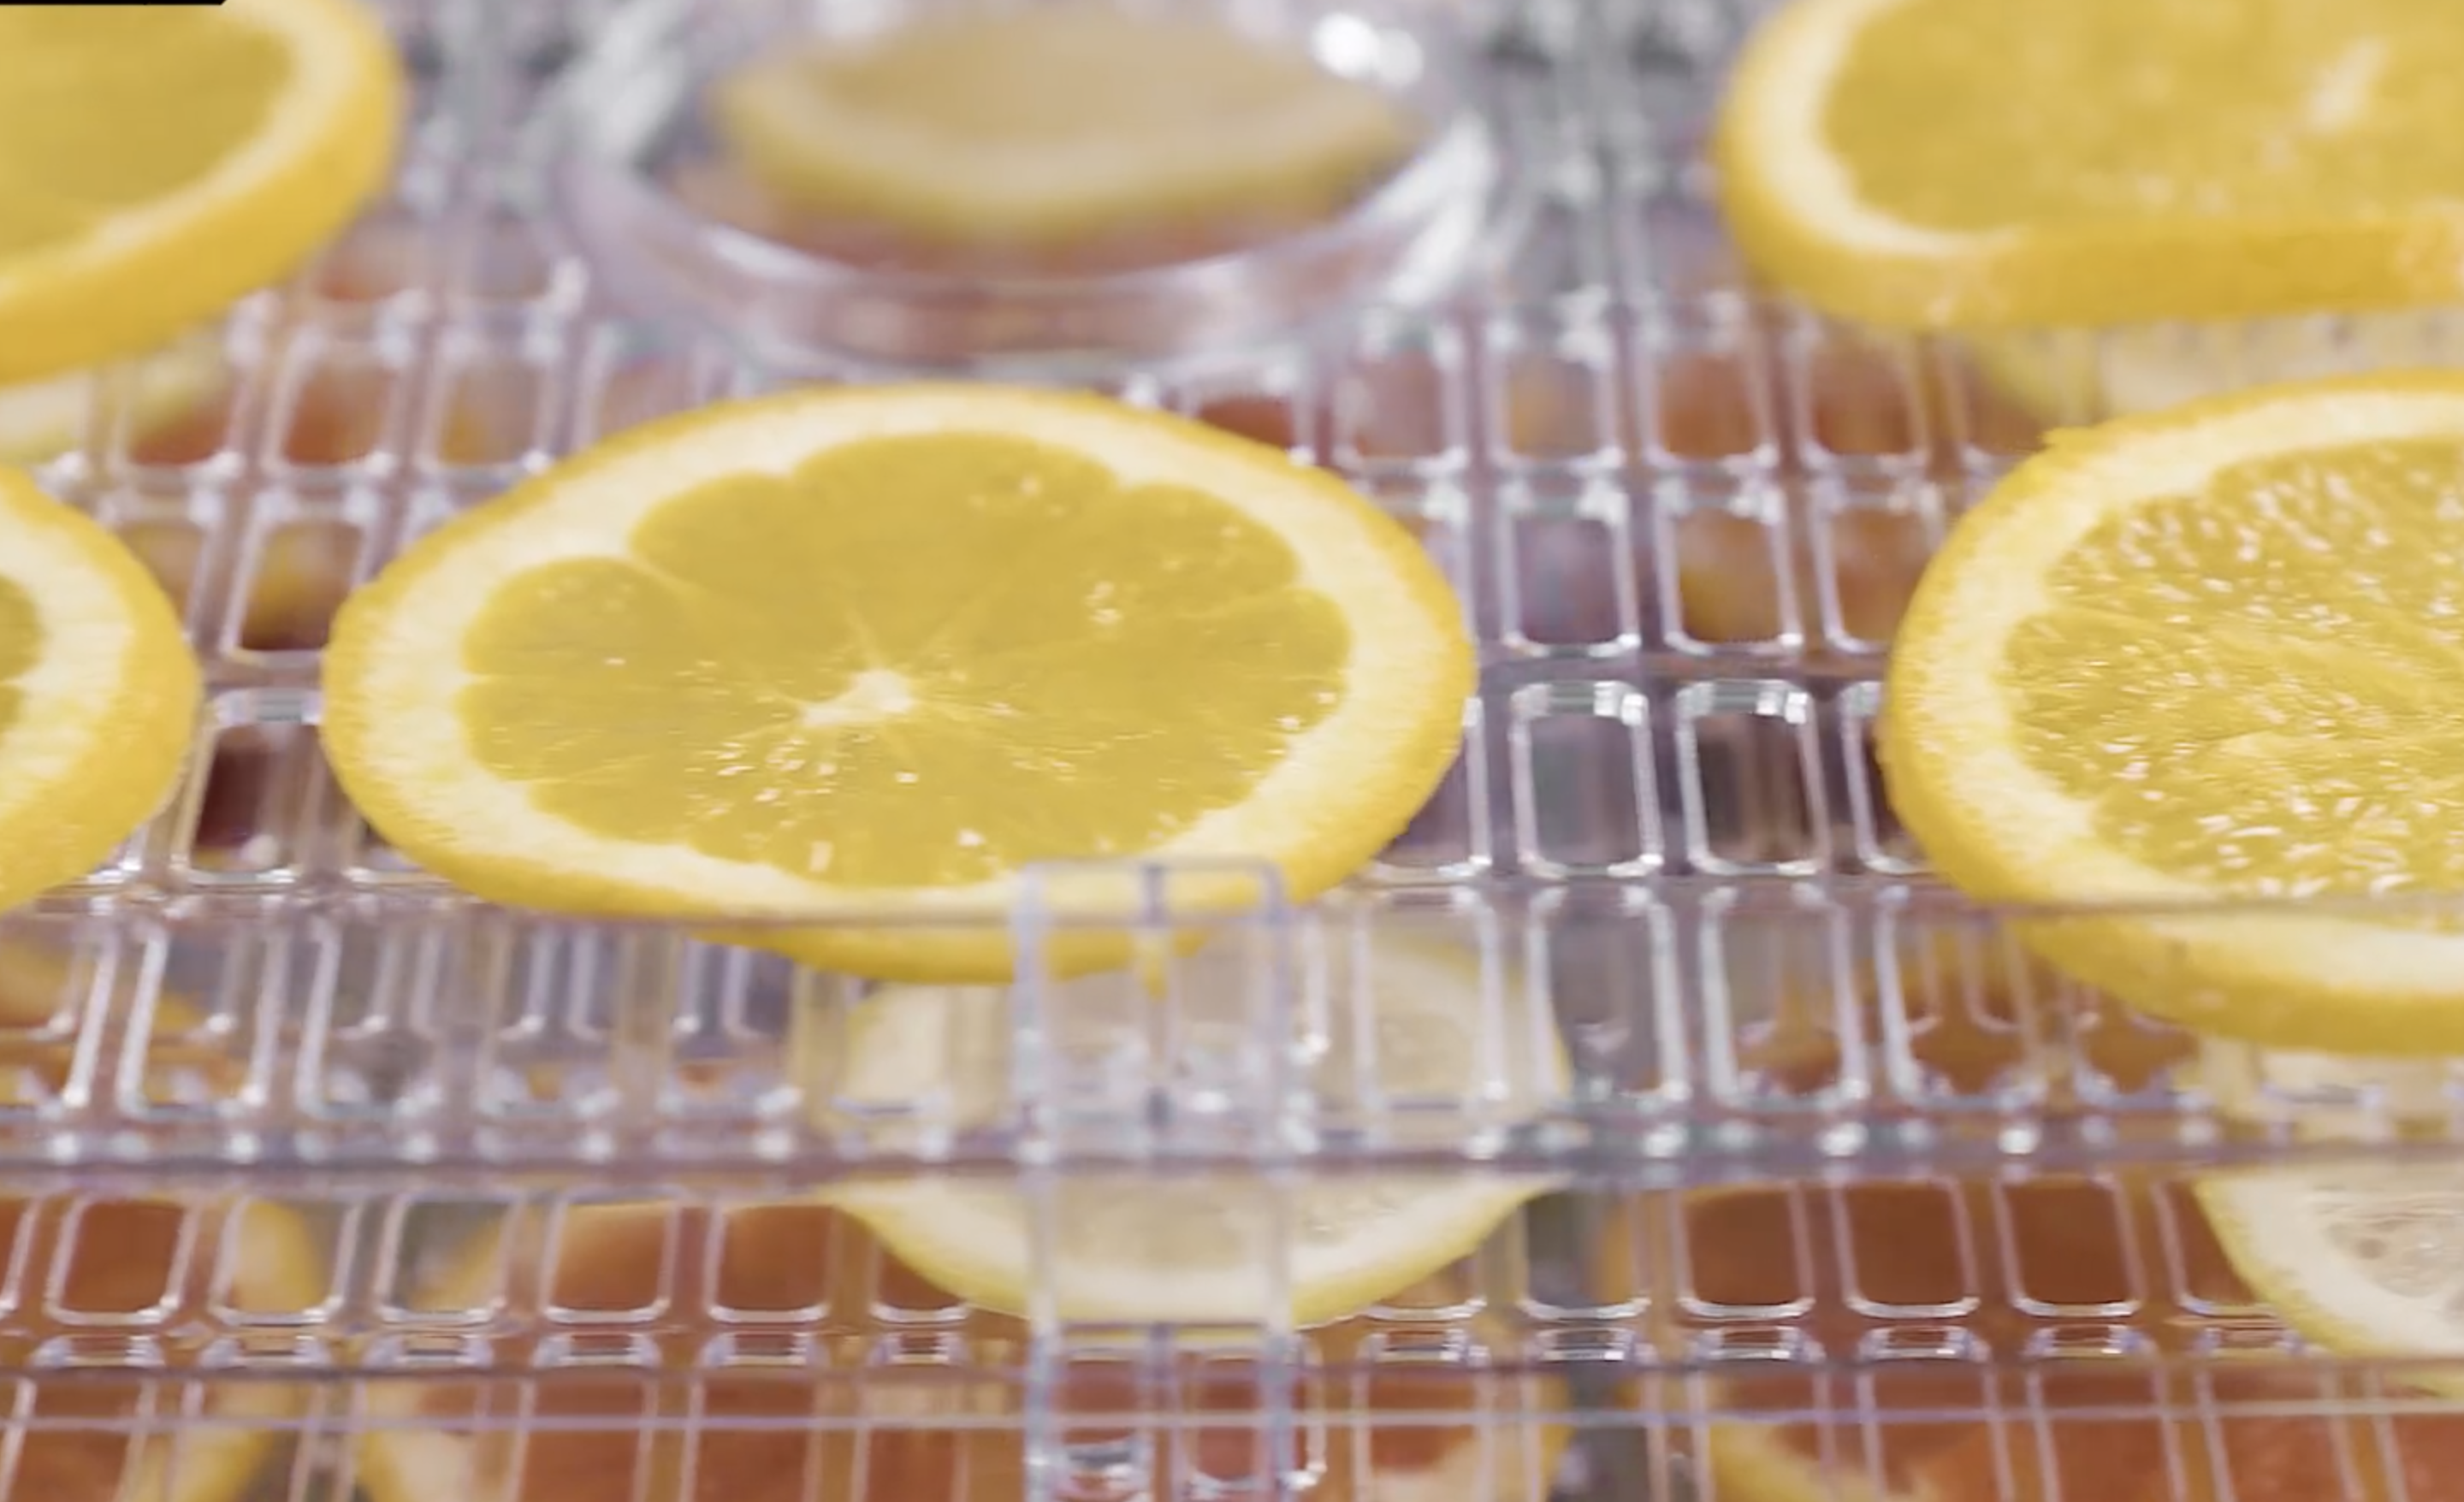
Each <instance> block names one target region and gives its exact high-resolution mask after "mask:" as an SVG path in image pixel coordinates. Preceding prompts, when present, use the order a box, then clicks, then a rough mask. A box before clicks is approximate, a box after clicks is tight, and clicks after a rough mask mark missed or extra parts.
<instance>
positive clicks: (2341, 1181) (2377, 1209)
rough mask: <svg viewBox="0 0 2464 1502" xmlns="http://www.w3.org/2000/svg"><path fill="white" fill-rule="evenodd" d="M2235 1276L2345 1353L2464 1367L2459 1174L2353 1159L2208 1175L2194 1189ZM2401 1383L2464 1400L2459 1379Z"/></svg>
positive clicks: (2413, 1375)
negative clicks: (2463, 1364) (2456, 1362)
mask: <svg viewBox="0 0 2464 1502" xmlns="http://www.w3.org/2000/svg"><path fill="white" fill-rule="evenodd" d="M2192 1192H2194V1193H2195V1194H2196V1195H2197V1196H2198V1201H2199V1208H2201V1209H2202V1210H2203V1211H2205V1212H2206V1214H2207V1217H2208V1221H2209V1223H2210V1225H2211V1226H2212V1227H2213V1228H2214V1230H2215V1233H2216V1240H2217V1244H2218V1245H2219V1246H2221V1247H2222V1248H2223V1249H2224V1253H2225V1256H2226V1258H2227V1259H2228V1260H2229V1261H2231V1262H2232V1263H2233V1271H2234V1272H2235V1273H2239V1274H2240V1275H2241V1279H2242V1281H2243V1282H2245V1283H2248V1284H2249V1285H2250V1287H2251V1291H2252V1292H2253V1293H2255V1294H2256V1295H2258V1296H2259V1297H2260V1298H2262V1299H2264V1300H2265V1301H2266V1302H2267V1303H2268V1305H2269V1306H2270V1307H2271V1308H2273V1309H2274V1310H2275V1311H2276V1313H2277V1316H2278V1317H2280V1318H2282V1319H2283V1320H2284V1321H2285V1322H2286V1323H2287V1324H2289V1325H2291V1326H2292V1327H2293V1328H2294V1329H2295V1330H2297V1331H2299V1333H2300V1334H2301V1335H2302V1337H2303V1338H2304V1339H2309V1340H2312V1341H2314V1342H2316V1343H2318V1344H2319V1345H2321V1346H2324V1347H2326V1348H2327V1349H2329V1350H2331V1351H2334V1352H2336V1353H2338V1354H2339V1355H2343V1356H2352V1357H2374V1356H2375V1357H2397V1358H2404V1357H2418V1358H2423V1359H2450V1360H2452V1359H2458V1358H2464V1175H2459V1174H2457V1173H2456V1172H2454V1171H2453V1170H2452V1169H2449V1168H2443V1167H2441V1166H2439V1165H2430V1164H2370V1163H2366V1162H2358V1161H2354V1160H2350V1159H2345V1160H2340V1161H2338V1162H2335V1163H2331V1164H2321V1165H2317V1166H2307V1165H2304V1166H2298V1167H2295V1166H2287V1167H2269V1168H2261V1169H2252V1170H2247V1171H2241V1172H2233V1173H2220V1174H2211V1175H2209V1176H2208V1177H2205V1178H2203V1179H2201V1180H2199V1182H2198V1183H2197V1184H2196V1185H2194V1186H2192ZM2405 1381H2407V1382H2411V1383H2415V1384H2417V1385H2420V1386H2422V1387H2426V1388H2428V1389H2430V1390H2431V1391H2433V1392H2439V1393H2445V1394H2449V1395H2451V1396H2456V1397H2464V1374H2459V1373H2457V1372H2454V1371H2448V1370H2442V1369H2438V1368H2431V1369H2426V1370H2423V1371H2421V1372H2408V1373H2406V1374H2405Z"/></svg>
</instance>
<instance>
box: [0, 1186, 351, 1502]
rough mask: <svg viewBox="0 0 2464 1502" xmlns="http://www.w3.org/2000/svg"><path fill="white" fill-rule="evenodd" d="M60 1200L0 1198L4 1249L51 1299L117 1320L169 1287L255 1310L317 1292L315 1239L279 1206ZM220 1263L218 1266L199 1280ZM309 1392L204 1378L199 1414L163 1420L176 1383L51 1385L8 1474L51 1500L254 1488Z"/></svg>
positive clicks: (189, 1499) (218, 1496)
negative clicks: (214, 1283)
mask: <svg viewBox="0 0 2464 1502" xmlns="http://www.w3.org/2000/svg"><path fill="white" fill-rule="evenodd" d="M64 1203H65V1202H60V1201H52V1202H40V1201H27V1200H14V1199H11V1200H0V1245H7V1246H10V1247H11V1248H13V1249H15V1256H16V1257H17V1258H18V1259H19V1265H20V1267H21V1268H22V1269H23V1275H24V1276H26V1277H28V1278H30V1279H31V1281H28V1282H26V1283H24V1284H23V1285H22V1286H23V1287H25V1288H27V1289H29V1290H42V1291H43V1293H42V1294H41V1295H39V1296H41V1297H42V1298H43V1299H44V1300H46V1302H47V1303H48V1304H50V1305H52V1306H55V1307H58V1308H62V1309H67V1310H76V1311H78V1312H80V1313H82V1314H84V1315H85V1316H86V1317H89V1318H107V1317H126V1315H127V1314H128V1313H129V1312H130V1311H131V1310H132V1308H135V1307H140V1306H141V1305H142V1301H143V1300H146V1299H149V1298H152V1297H156V1296H165V1295H167V1296H170V1297H175V1298H178V1299H180V1300H182V1301H183V1302H186V1303H188V1304H189V1305H190V1306H191V1307H197V1306H202V1305H204V1304H205V1303H206V1301H207V1300H209V1299H211V1300H213V1301H214V1302H216V1303H218V1304H220V1305H222V1306H223V1307H226V1308H231V1309H237V1310H242V1311H246V1312H248V1313H250V1314H253V1315H256V1316H259V1317H265V1316H275V1317H280V1316H294V1317H303V1316H305V1315H306V1314H307V1313H308V1312H310V1311H312V1310H314V1309H316V1308H317V1307H318V1305H319V1303H320V1301H321V1300H322V1299H323V1297H324V1295H325V1290H326V1275H325V1271H324V1265H323V1257H322V1255H321V1254H320V1252H319V1247H318V1243H317V1240H316V1239H315V1238H314V1237H313V1236H312V1235H311V1234H310V1232H309V1230H308V1228H307V1227H306V1226H305V1225H304V1224H303V1223H302V1222H301V1221H300V1220H299V1218H298V1217H297V1215H295V1214H293V1213H292V1212H290V1211H289V1210H287V1209H284V1208H281V1207H279V1206H275V1205H273V1204H269V1203H267V1202H264V1201H252V1202H247V1203H245V1204H226V1205H207V1206H184V1205H178V1204H173V1203H171V1202H168V1201H157V1200H93V1201H87V1202H85V1203H84V1204H83V1205H82V1206H81V1208H80V1212H79V1213H78V1214H77V1219H76V1220H74V1221H71V1220H69V1219H67V1218H66V1214H65V1212H64V1208H63V1207H64ZM218 1266H220V1267H224V1268H226V1270H227V1273H226V1276H225V1277H224V1278H222V1279H221V1286H220V1287H209V1286H208V1282H209V1273H211V1271H212V1270H213V1269H215V1268H216V1267H218ZM184 1271H185V1273H187V1278H186V1286H183V1278H182V1274H183V1272H184ZM132 1296H134V1297H135V1298H136V1299H137V1300H139V1301H140V1303H138V1304H132V1301H131V1300H132ZM306 1399H307V1386H306V1384H305V1383H300V1382H266V1381H231V1382H210V1383H208V1384H205V1386H204V1388H203V1392H202V1409H203V1411H202V1412H200V1413H198V1414H196V1415H195V1416H194V1417H193V1418H186V1417H184V1418H183V1420H182V1422H179V1423H178V1424H177V1425H176V1426H172V1425H166V1424H165V1411H164V1410H165V1405H166V1404H175V1403H177V1402H178V1401H179V1399H178V1395H177V1393H176V1391H175V1390H172V1389H167V1388H157V1389H156V1390H154V1391H151V1392H148V1391H146V1390H145V1387H144V1386H143V1384H140V1383H137V1382H57V1383H49V1384H46V1386H45V1389H44V1391H43V1394H42V1396H41V1397H40V1398H39V1400H35V1401H34V1404H33V1405H34V1407H35V1408H36V1409H37V1410H38V1411H39V1413H40V1414H41V1422H39V1423H30V1424H24V1425H23V1426H22V1427H21V1428H20V1430H19V1433H18V1436H17V1438H16V1442H15V1444H14V1445H13V1446H12V1450H13V1451H14V1453H13V1454H12V1455H11V1479H12V1482H13V1484H14V1485H16V1486H21V1487H24V1488H26V1489H27V1491H26V1494H27V1495H28V1496H39V1497H43V1498H46V1499H53V1498H56V1499H58V1502H115V1499H118V1498H121V1497H140V1496H143V1497H156V1498H162V1499H165V1502H231V1499H234V1498H238V1497H242V1496H246V1495H248V1494H250V1488H251V1486H252V1485H253V1483H255V1482H257V1481H258V1479H259V1473H260V1472H261V1471H262V1470H263V1469H264V1468H265V1466H266V1465H267V1463H268V1462H269V1461H270V1460H271V1459H272V1458H273V1457H274V1455H275V1453H276V1448H277V1447H278V1446H280V1445H281V1444H282V1443H283V1440H284V1436H283V1434H282V1432H281V1430H280V1428H279V1427H278V1426H280V1425H282V1424H284V1423H286V1422H293V1421H296V1419H297V1415H298V1414H299V1413H300V1412H301V1411H302V1410H303V1409H304V1408H305V1406H306ZM166 1429H175V1430H176V1432H165V1430H166Z"/></svg>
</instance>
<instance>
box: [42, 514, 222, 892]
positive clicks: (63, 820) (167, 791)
mask: <svg viewBox="0 0 2464 1502" xmlns="http://www.w3.org/2000/svg"><path fill="white" fill-rule="evenodd" d="M5 533H15V534H16V536H17V538H18V539H20V541H19V542H18V543H17V544H15V545H13V546H12V545H9V544H6V543H0V578H9V579H11V580H12V581H14V582H15V583H17V584H18V586H19V587H20V588H22V589H24V590H25V591H26V593H27V595H28V596H29V597H30V598H31V599H33V600H34V602H35V605H36V607H37V609H38V611H41V612H42V613H43V614H44V616H45V619H46V620H50V619H51V618H52V609H53V608H56V605H57V603H58V601H59V599H61V595H60V591H61V590H62V589H63V587H64V586H66V585H68V584H69V583H70V581H69V580H66V579H64V578H62V577H59V576H57V575H49V576H47V577H36V578H29V577H24V576H23V575H22V574H20V573H19V572H17V571H18V570H22V569H25V568H26V567H27V563H26V561H25V559H24V555H25V548H26V541H25V539H31V538H33V537H35V536H38V535H39V536H43V537H45V538H47V543H46V545H47V546H49V547H52V548H55V549H56V550H58V555H61V556H71V555H73V556H74V557H75V559H76V561H77V567H78V568H80V569H83V570H85V571H87V577H85V578H84V579H81V580H78V581H77V582H79V583H91V584H95V585H98V586H99V587H100V589H101V590H102V591H103V592H104V593H105V594H107V595H108V597H109V599H110V602H111V606H112V608H113V609H114V611H115V612H116V614H117V615H118V616H119V618H120V620H118V621H117V622H115V623H116V624H118V625H121V626H122V627H124V629H125V630H126V632H127V642H126V645H125V647H124V649H123V650H122V651H121V654H120V656H119V661H118V663H117V664H116V666H117V671H116V672H115V673H114V675H113V676H111V677H109V678H108V679H98V680H97V681H94V682H92V683H90V684H88V685H86V686H84V690H83V692H82V693H81V694H80V695H78V696H77V697H78V698H79V701H80V702H79V703H78V704H77V706H76V707H74V708H73V709H64V708H63V707H61V706H59V705H54V706H51V707H48V708H47V707H44V706H40V705H38V704H37V703H36V702H35V696H33V695H29V696H28V698H27V699H26V701H25V703H24V706H23V710H22V712H21V715H20V718H19V719H18V721H17V722H16V723H15V724H13V725H11V727H9V729H8V730H7V731H6V732H0V907H11V906H14V905H16V904H17V903H22V902H24V901H26V900H27V899H28V898H31V897H33V896H35V895H36V894H37V893H40V892H42V891H43V890H45V889H46V888H49V887H53V886H56V885H58V884H59V883H60V882H69V881H74V880H76V879H77V878H78V877H81V876H84V875H85V874H87V873H88V872H90V871H92V870H93V869H94V868H95V866H96V865H97V864H98V863H99V862H100V861H101V860H102V859H103V858H104V857H105V856H108V855H109V854H111V851H112V849H113V847H115V846H116V845H118V844H119V843H120V841H121V840H122V839H124V838H127V837H128V835H129V834H130V833H131V832H133V831H134V830H135V829H137V827H138V826H139V825H141V824H143V823H144V822H145V820H146V819H148V818H150V817H152V816H154V815H155V814H156V813H157V812H159V811H160V810H161V809H162V807H163V805H164V803H165V801H166V800H167V799H168V798H169V797H170V795H171V791H172V789H173V788H174V787H176V786H177V785H178V783H179V779H180V773H181V770H182V768H183V767H184V766H185V765H186V763H187V755H188V747H189V742H190V740H191V738H192V737H193V735H194V733H195V730H196V720H197V708H198V703H199V699H200V695H201V692H202V688H201V685H200V680H199V675H198V672H197V663H196V659H195V658H194V657H193V656H191V655H190V653H189V651H188V643H187V635H186V634H185V632H184V631H183V630H182V628H181V625H180V619H179V617H178V615H177V614H176V613H175V612H174V611H173V610H172V608H171V602H170V601H169V600H168V599H165V598H164V595H163V590H162V587H161V586H160V585H158V584H157V583H156V582H155V581H154V577H153V576H152V575H150V574H148V573H146V572H145V566H144V565H143V564H142V563H140V562H138V561H137V559H136V557H135V556H134V555H131V554H130V553H129V552H128V550H127V549H126V548H124V547H122V546H121V544H120V541H119V539H118V538H116V537H114V536H112V534H111V533H109V532H106V531H105V530H104V529H103V528H102V527H100V526H99V525H97V524H96V523H95V522H94V521H93V520H92V519H91V518H89V517H87V516H86V515H84V514H83V513H81V512H77V511H74V510H72V509H71V508H69V507H67V506H63V505H61V504H60V503H59V502H58V501H55V500H54V499H52V498H51V497H50V496H49V495H46V494H44V493H43V491H42V490H39V489H38V488H36V486H35V485H34V482H33V480H32V479H30V478H28V477H27V476H26V475H24V474H23V473H21V472H19V471H17V470H14V469H11V468H6V467H0V534H5ZM47 602H48V603H49V606H50V607H51V608H46V607H47ZM72 602H73V603H75V604H76V605H77V606H79V607H80V613H81V614H83V615H85V616H87V617H89V618H90V617H91V616H92V615H93V613H94V610H95V607H96V604H97V602H96V601H95V600H93V599H91V598H90V597H87V596H77V597H75V598H74V599H73V600H72ZM68 697H70V696H69V695H68V694H66V693H63V694H62V695H60V698H62V699H63V700H64V699H66V698H68ZM53 713H59V714H63V715H73V716H74V718H75V720H76V722H77V724H76V732H77V735H76V738H77V746H76V747H74V748H70V747H60V748H56V749H55V753H54V754H53V755H52V756H51V758H50V759H51V760H52V761H53V762H54V763H55V765H54V766H53V767H52V768H50V769H49V770H48V771H47V772H41V773H37V772H35V771H34V770H33V769H29V768H26V767H24V766H23V764H22V760H21V758H22V756H23V755H24V754H25V752H24V751H23V747H24V746H25V744H26V742H25V740H24V733H25V732H26V731H28V730H29V729H33V730H36V731H39V732H42V733H43V734H44V735H45V738H47V739H48V738H50V737H52V736H54V735H56V734H57V733H58V732H59V731H60V729H61V727H60V726H59V725H58V724H57V723H56V722H55V721H52V720H50V719H49V718H48V717H49V715H51V714H53Z"/></svg>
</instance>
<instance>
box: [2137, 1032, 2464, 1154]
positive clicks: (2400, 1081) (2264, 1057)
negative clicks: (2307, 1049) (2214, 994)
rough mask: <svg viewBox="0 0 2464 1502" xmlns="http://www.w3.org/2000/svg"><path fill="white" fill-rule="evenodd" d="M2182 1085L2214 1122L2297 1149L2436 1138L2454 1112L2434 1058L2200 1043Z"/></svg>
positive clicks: (2447, 1078) (2449, 1076)
mask: <svg viewBox="0 0 2464 1502" xmlns="http://www.w3.org/2000/svg"><path fill="white" fill-rule="evenodd" d="M2183 1075H2184V1079H2185V1082H2186V1083H2189V1084H2191V1085H2193V1086H2195V1087H2196V1088H2197V1089H2198V1090H2200V1091H2201V1092H2202V1093H2204V1094H2205V1095H2206V1096H2207V1098H2208V1099H2209V1102H2210V1104H2211V1108H2212V1109H2213V1110H2214V1111H2215V1112H2216V1114H2217V1115H2219V1116H2223V1117H2227V1118H2229V1119H2231V1120H2233V1121H2251V1122H2256V1123H2260V1124H2263V1125H2266V1126H2269V1127H2273V1128H2275V1129H2277V1130H2278V1131H2285V1132H2290V1133H2291V1134H2292V1135H2293V1136H2294V1137H2295V1138H2297V1139H2299V1140H2301V1141H2305V1142H2385V1141H2390V1140H2396V1139H2403V1138H2413V1137H2429V1138H2443V1137H2445V1136H2446V1135H2447V1133H2448V1131H2449V1119H2450V1118H2451V1116H2452V1115H2453V1111H2454V1101H2453V1098H2452V1096H2451V1091H2452V1089H2453V1086H2454V1084H2455V1080H2454V1078H2453V1070H2452V1067H2451V1066H2450V1065H2449V1063H2448V1062H2447V1061H2446V1060H2445V1059H2434V1058H2355V1057H2350V1056H2341V1055H2334V1054H2305V1053H2299V1052H2296V1051H2293V1050H2288V1049H2271V1048H2258V1047H2255V1046H2253V1045H2252V1044H2248V1043H2242V1042H2236V1041H2234V1040H2233V1039H2231V1038H2214V1037H2211V1038H2202V1039H2200V1040H2199V1045H2198V1056H2197V1058H2196V1060H2195V1062H2194V1063H2193V1065H2192V1067H2190V1068H2189V1069H2187V1070H2185V1071H2184V1072H2183Z"/></svg>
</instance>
